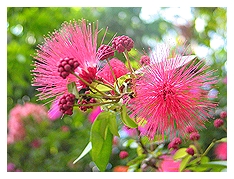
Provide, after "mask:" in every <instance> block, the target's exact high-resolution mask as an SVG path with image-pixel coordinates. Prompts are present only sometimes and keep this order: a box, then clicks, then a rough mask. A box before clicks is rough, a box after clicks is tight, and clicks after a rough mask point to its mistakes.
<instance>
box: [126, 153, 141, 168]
mask: <svg viewBox="0 0 234 179" xmlns="http://www.w3.org/2000/svg"><path fill="white" fill-rule="evenodd" d="M145 158H146V155H145V154H142V155H139V156H137V157H136V158H134V159H133V160H130V161H129V162H128V163H127V166H130V165H135V164H140V163H141V162H142V161H143V160H144V159H145Z"/></svg>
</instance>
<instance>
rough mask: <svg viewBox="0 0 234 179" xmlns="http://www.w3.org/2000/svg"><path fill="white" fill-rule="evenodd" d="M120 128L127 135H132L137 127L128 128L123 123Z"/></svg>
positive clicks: (134, 134)
mask: <svg viewBox="0 0 234 179" xmlns="http://www.w3.org/2000/svg"><path fill="white" fill-rule="evenodd" d="M122 130H123V131H124V132H126V133H127V135H129V136H131V137H133V136H136V135H137V129H135V128H129V127H127V126H125V125H123V127H122Z"/></svg>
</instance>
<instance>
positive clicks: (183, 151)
mask: <svg viewBox="0 0 234 179" xmlns="http://www.w3.org/2000/svg"><path fill="white" fill-rule="evenodd" d="M186 150H187V148H180V149H178V150H177V151H176V153H175V154H174V156H173V159H174V160H177V159H181V158H183V157H185V156H187V155H189V154H188V153H187V152H186Z"/></svg>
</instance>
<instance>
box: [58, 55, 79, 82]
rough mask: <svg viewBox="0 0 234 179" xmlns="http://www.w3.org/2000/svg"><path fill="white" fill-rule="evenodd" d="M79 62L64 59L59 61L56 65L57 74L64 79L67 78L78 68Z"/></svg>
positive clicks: (72, 59)
mask: <svg viewBox="0 0 234 179" xmlns="http://www.w3.org/2000/svg"><path fill="white" fill-rule="evenodd" d="M79 65H80V64H79V62H78V61H77V60H75V59H74V58H64V59H61V60H60V62H59V65H58V72H59V75H60V76H61V77H62V78H63V79H66V78H67V76H68V75H69V74H70V73H71V72H74V70H75V69H76V68H77V67H78V66H79Z"/></svg>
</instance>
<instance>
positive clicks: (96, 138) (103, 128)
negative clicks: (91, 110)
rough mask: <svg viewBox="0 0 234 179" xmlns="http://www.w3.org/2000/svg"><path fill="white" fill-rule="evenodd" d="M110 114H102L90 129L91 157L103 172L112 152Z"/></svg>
mask: <svg viewBox="0 0 234 179" xmlns="http://www.w3.org/2000/svg"><path fill="white" fill-rule="evenodd" d="M109 115H110V112H102V113H100V115H99V116H98V117H97V119H96V120H95V121H94V123H93V125H92V128H91V135H90V141H91V143H92V151H91V156H92V159H93V161H94V162H95V164H96V165H97V167H98V168H99V170H100V171H105V169H106V166H107V164H108V162H109V158H110V155H111V151H112V140H113V135H112V133H111V132H110V130H109V125H108V121H109V118H108V117H109Z"/></svg>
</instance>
